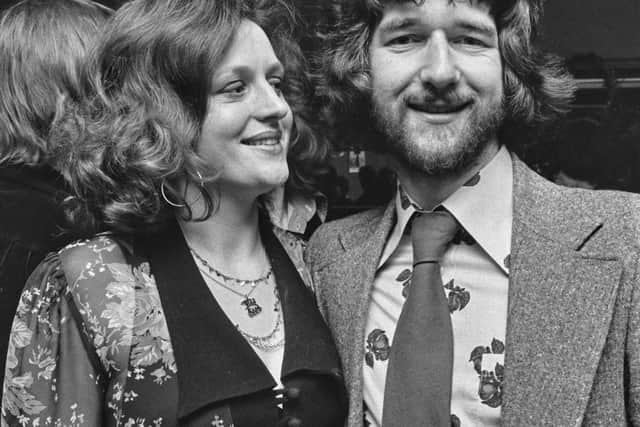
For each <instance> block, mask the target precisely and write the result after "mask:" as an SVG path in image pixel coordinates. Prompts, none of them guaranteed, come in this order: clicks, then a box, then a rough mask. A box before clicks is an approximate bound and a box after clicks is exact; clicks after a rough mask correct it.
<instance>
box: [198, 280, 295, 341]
mask: <svg viewBox="0 0 640 427" xmlns="http://www.w3.org/2000/svg"><path fill="white" fill-rule="evenodd" d="M199 270H200V271H201V272H202V274H204V275H205V276H206V277H208V278H209V279H211V280H212V281H213V282H214V283H217V284H218V285H220V286H222V287H224V288H225V289H227V290H229V291H231V292H233V293H234V294H236V295H238V296H241V297H243V298H244V300H243V301H242V302H241V303H240V304H241V305H244V306H245V309H246V310H247V314H248V315H249V317H254V316H256V315H258V314H260V312H262V307H260V306H259V305H258V304H257V303H256V300H255V299H254V298H249V297H250V296H251V294H252V293H253V291H255V289H256V288H255V287H253V288H251V290H250V291H249V293H247V294H241V293H240V292H237V291H236V290H234V289H232V288H230V287H228V286H225V285H224V284H223V283H222V282H219V281H217V280H216V279H215V278H213V277H212V276H211V275H210V274H209V273H207V271H205V270H203V269H202V268H199ZM273 293H274V295H275V296H276V302H275V303H274V304H273V310H274V311H275V312H276V313H277V314H276V322H275V325H274V326H273V329H272V330H271V332H269V333H268V334H267V335H264V336H259V335H252V334H250V333H248V332H246V331H243V330H242V329H241V328H240V325H239V324H237V323H236V324H235V327H236V329H237V330H238V332H240V335H242V336H243V337H244V339H246V340H247V341H248V342H249V344H251V345H252V346H254V347H256V348H259V349H260V350H263V351H266V352H270V351H274V350H277V349H279V348H280V347H282V346H283V345H284V335H282V336H281V337H277V336H276V335H277V334H278V332H279V331H280V329H281V327H282V313H281V310H280V296H279V295H278V289H276V288H274V290H273Z"/></svg>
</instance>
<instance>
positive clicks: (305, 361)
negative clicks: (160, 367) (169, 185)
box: [140, 219, 340, 418]
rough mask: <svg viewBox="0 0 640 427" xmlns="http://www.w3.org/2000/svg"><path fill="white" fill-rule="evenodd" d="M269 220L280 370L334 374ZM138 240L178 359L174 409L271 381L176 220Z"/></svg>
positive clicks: (324, 338) (318, 324) (326, 338)
mask: <svg viewBox="0 0 640 427" xmlns="http://www.w3.org/2000/svg"><path fill="white" fill-rule="evenodd" d="M270 227H271V225H270V224H269V223H268V221H267V220H264V219H262V220H261V227H260V230H261V237H262V239H263V242H264V244H265V247H266V249H267V253H268V254H269V257H270V260H271V263H272V267H273V271H274V274H275V277H276V282H277V288H278V293H279V296H280V299H281V302H282V309H283V317H284V323H285V352H284V353H285V354H284V361H283V369H282V378H283V379H286V377H287V376H288V375H290V374H292V373H294V372H297V371H301V370H306V371H313V372H316V373H326V374H329V375H331V376H334V377H335V376H338V375H339V374H340V370H339V362H338V356H337V352H336V350H335V347H334V345H333V341H332V338H331V335H330V333H329V331H328V329H327V327H326V326H325V324H324V323H323V321H322V318H321V317H320V314H319V313H318V312H317V309H316V307H315V303H314V300H313V296H312V295H311V294H310V292H309V291H308V289H307V288H306V286H305V285H304V284H303V282H302V279H301V278H300V276H299V275H298V273H297V271H296V269H295V267H294V266H293V264H292V263H291V261H290V260H289V258H288V256H287V255H286V253H285V251H284V249H283V248H282V246H281V245H280V243H279V241H278V240H277V238H276V237H275V235H274V234H273V232H272V230H271V228H270ZM140 243H141V247H142V250H143V251H144V253H146V255H147V256H148V259H149V263H150V266H151V272H152V274H153V275H154V277H155V279H156V284H157V286H158V292H159V294H160V299H161V302H162V307H163V310H164V312H165V317H166V319H167V326H168V328H169V335H170V336H171V342H172V347H173V351H174V355H175V360H176V365H177V367H178V375H177V376H178V396H179V397H178V417H179V418H182V417H185V416H187V415H189V414H191V413H192V412H194V411H196V410H198V409H200V408H202V407H204V406H206V405H208V404H211V403H213V402H217V401H222V400H226V399H230V398H234V397H239V396H243V395H247V394H251V393H254V392H258V391H262V390H268V389H271V388H273V387H275V385H276V383H275V381H274V380H273V378H272V377H271V375H270V373H269V371H268V370H267V369H266V367H265V366H264V364H263V363H262V361H261V360H260V358H259V357H258V356H257V355H256V353H255V352H254V351H253V349H252V348H251V346H250V345H249V344H248V343H247V341H246V340H245V339H243V338H242V336H241V335H240V334H239V333H238V331H237V330H236V329H235V327H234V326H233V324H232V323H231V322H230V321H229V319H228V318H227V317H226V315H225V314H224V311H223V310H222V308H221V307H220V306H219V305H218V303H217V302H216V300H215V298H214V297H213V296H212V295H211V293H210V291H209V289H208V288H207V286H206V284H205V282H204V281H203V279H202V277H201V276H200V273H199V272H198V269H197V266H196V265H195V263H194V261H193V258H192V257H191V255H190V253H189V250H188V247H187V244H186V242H185V240H184V237H183V235H182V232H181V231H180V227H179V226H178V224H177V222H175V221H173V222H171V223H170V224H169V225H168V226H167V227H166V228H165V229H164V230H163V231H161V232H159V233H157V234H155V235H153V236H150V237H146V238H143V239H141V241H140ZM221 349H223V350H222V351H221Z"/></svg>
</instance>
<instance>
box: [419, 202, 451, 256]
mask: <svg viewBox="0 0 640 427" xmlns="http://www.w3.org/2000/svg"><path fill="white" fill-rule="evenodd" d="M458 229H459V225H458V222H457V221H456V219H455V218H454V217H453V215H451V214H450V213H449V212H447V211H436V212H426V213H418V214H416V216H415V217H414V218H413V220H412V225H411V241H412V244H413V259H414V262H415V261H418V260H428V259H434V260H439V259H440V258H442V255H444V251H445V250H446V248H447V245H448V244H449V242H451V240H453V238H454V237H455V235H456V232H457V231H458Z"/></svg>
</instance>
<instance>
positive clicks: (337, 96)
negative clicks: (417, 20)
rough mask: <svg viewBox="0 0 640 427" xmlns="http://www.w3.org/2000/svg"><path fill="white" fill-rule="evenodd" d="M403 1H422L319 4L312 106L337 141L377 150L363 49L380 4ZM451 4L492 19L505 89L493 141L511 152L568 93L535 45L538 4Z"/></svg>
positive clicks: (570, 87) (556, 112) (497, 0)
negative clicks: (486, 12)
mask: <svg viewBox="0 0 640 427" xmlns="http://www.w3.org/2000/svg"><path fill="white" fill-rule="evenodd" d="M406 1H413V2H414V3H416V4H421V3H422V2H423V1H424V0H349V1H333V2H330V3H327V5H326V6H325V11H324V12H325V14H326V16H328V18H327V20H326V22H325V24H324V25H321V26H320V27H319V30H318V31H317V34H318V36H319V42H317V45H319V46H320V48H319V50H318V52H317V54H316V55H314V61H313V62H314V69H315V77H316V80H317V82H316V84H317V86H318V88H317V89H316V90H317V102H316V104H315V105H316V108H318V109H319V110H320V111H322V113H323V114H321V116H322V117H323V119H324V120H325V122H326V124H325V126H326V127H327V129H332V130H334V133H333V135H331V137H332V138H333V139H335V140H336V141H338V143H339V144H345V143H346V144H348V145H356V146H357V145H364V147H367V148H372V149H377V150H382V151H384V148H383V145H382V144H383V142H382V141H381V140H380V136H379V135H376V134H375V133H373V132H374V130H373V129H371V125H370V91H371V83H370V74H369V45H370V43H371V38H372V35H373V32H374V31H375V29H376V27H377V26H378V24H379V23H380V21H381V19H382V15H383V11H384V8H385V5H387V4H389V3H393V2H398V3H399V2H406ZM458 1H469V2H472V3H484V4H488V5H489V7H490V13H491V15H492V17H493V18H494V19H495V22H496V27H497V29H498V39H499V47H500V53H501V56H502V61H503V81H504V88H505V95H504V105H505V113H506V115H505V121H504V122H503V126H502V128H501V140H502V141H503V142H505V143H506V144H507V146H508V147H509V148H510V149H512V150H515V151H516V152H519V151H521V150H523V149H524V144H526V141H527V138H523V135H529V136H530V135H531V134H537V133H538V132H541V131H542V129H544V128H545V126H544V125H546V124H550V123H552V122H553V121H555V120H556V119H557V118H558V117H560V116H562V114H564V113H566V112H567V111H568V109H569V106H570V104H571V102H572V99H573V93H574V91H575V85H574V83H573V80H572V78H571V76H570V75H569V74H568V73H567V72H566V70H565V68H564V65H563V63H562V61H561V60H560V59H559V58H558V57H556V56H554V55H551V54H547V53H544V52H542V51H540V50H539V49H538V48H537V47H536V46H535V42H536V39H537V36H538V27H539V24H540V20H541V18H542V1H543V0H450V2H451V3H455V2H458ZM515 144H520V145H519V146H515ZM364 147H363V148H364Z"/></svg>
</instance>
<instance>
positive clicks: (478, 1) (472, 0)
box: [377, 0, 514, 16]
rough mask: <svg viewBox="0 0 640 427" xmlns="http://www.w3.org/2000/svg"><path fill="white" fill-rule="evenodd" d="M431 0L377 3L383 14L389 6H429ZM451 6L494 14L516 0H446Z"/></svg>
mask: <svg viewBox="0 0 640 427" xmlns="http://www.w3.org/2000/svg"><path fill="white" fill-rule="evenodd" d="M430 1H431V0H378V1H377V3H378V4H379V5H380V6H381V7H382V11H383V15H384V10H385V9H387V8H388V7H389V6H398V5H403V6H407V7H409V8H410V7H411V6H414V7H420V6H423V5H425V3H426V5H425V6H426V7H427V8H428V6H429V2H430ZM446 1H447V3H448V4H449V5H451V6H456V5H458V4H460V5H466V6H472V7H475V8H479V9H483V10H486V11H488V12H489V13H490V14H491V15H492V16H493V15H494V12H495V11H496V10H501V9H504V8H505V7H506V6H507V5H508V4H512V3H513V1H514V0H446Z"/></svg>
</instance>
